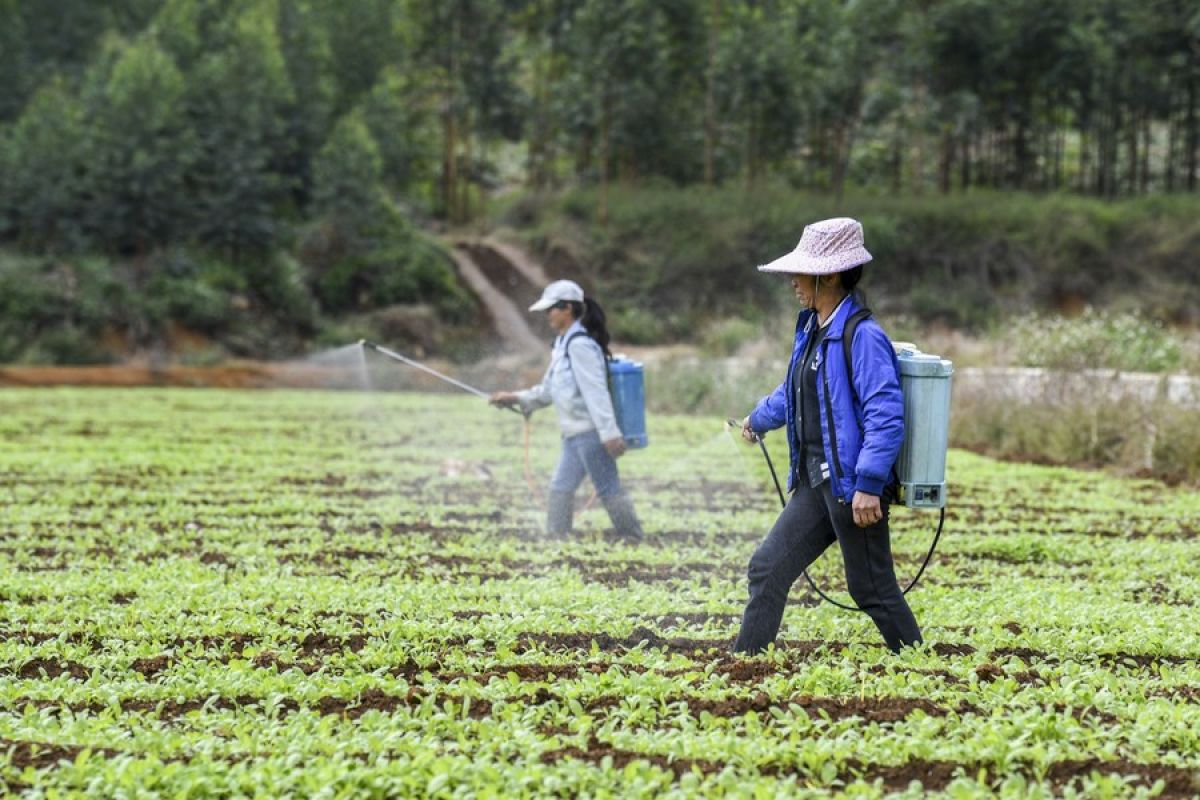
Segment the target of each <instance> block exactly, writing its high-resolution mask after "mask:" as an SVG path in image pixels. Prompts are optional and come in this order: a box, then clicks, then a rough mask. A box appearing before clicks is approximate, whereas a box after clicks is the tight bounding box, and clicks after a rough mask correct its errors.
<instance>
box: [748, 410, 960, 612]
mask: <svg viewBox="0 0 1200 800" xmlns="http://www.w3.org/2000/svg"><path fill="white" fill-rule="evenodd" d="M729 424H730V425H733V426H737V425H739V424H740V423H739V422H737V420H733V419H731V420H729ZM754 438H755V439H757V440H758V446H759V449H761V450H762V454H763V458H764V459H765V460H766V462H767V469H769V470H770V471H771V480H772V481H774V482H775V493H776V494H777V495H779V505H780V507H781V508H787V500H786V499H785V498H784V496H783V487H782V486H780V484H779V476H778V475H777V474H776V473H775V464H774V462H772V461H771V454H770V453H768V452H767V444H766V442H765V441H763V437H762V436H758V435H756V436H755V437H754ZM945 523H946V508H945V506H943V507H942V509H941V513H940V514H939V515H938V526H937V531H935V532H934V534H933V542H932V543H931V544H930V545H929V552H928V553H926V554H925V560H924V561H922V562H921V568H920V569H918V570H917V574H916V576H915V577H914V578H913V579H912V583H910V584H908V586H907V587H906V588H905V589H903V590H902V591H901V592H900V593H901V594H905V595H906V594H908V593H909V592H910V591H911V590H912V588H913V587H914V586H916V585H917V581H919V580H921V576H922V575H924V574H925V568H926V567H927V566H929V562H930V561H931V560H932V559H933V552H934V550H936V549H937V544H938V540H939V539H941V538H942V526H943V525H945ZM800 574H801V575H803V576H804V580H806V581H808V585H809V586H811V587H812V590H813V591H814V592H816V593H817V594H818V595H820V596H821V599H822V600H824V601H825V602H827V603H830V604H831V605H835V606H837V607H838V608H841V609H845V610H846V611H863V612H866V611H867V610H869V609H872V608H875V607H876V606H875V605H867V606H860V605H847V604H845V603H840V602H838V601H837V600H834V599H833V598H832V597H830V596H829V595H827V594H825V593H824V592H822V591H821V588H820V587H819V586H817V584H816V583H815V582H814V581H813V579H812V577H811V576H810V575H809V574H808V570H807V569H804V570H801V572H800Z"/></svg>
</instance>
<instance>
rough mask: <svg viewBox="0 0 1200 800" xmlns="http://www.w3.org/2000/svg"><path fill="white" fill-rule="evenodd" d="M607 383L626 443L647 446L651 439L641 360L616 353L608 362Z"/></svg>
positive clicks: (633, 445)
mask: <svg viewBox="0 0 1200 800" xmlns="http://www.w3.org/2000/svg"><path fill="white" fill-rule="evenodd" d="M608 386H609V389H610V390H611V391H612V400H613V412H614V413H615V414H616V415H617V426H618V427H619V428H620V429H621V433H622V434H623V435H624V437H625V444H626V446H628V447H630V448H635V449H636V448H639V447H645V446H646V445H647V444H649V443H650V440H649V439H648V438H647V436H646V382H645V378H644V375H643V370H642V365H641V363H640V362H637V361H630V360H629V359H627V358H625V357H624V356H622V355H616V356H613V359H612V360H611V361H609V362H608Z"/></svg>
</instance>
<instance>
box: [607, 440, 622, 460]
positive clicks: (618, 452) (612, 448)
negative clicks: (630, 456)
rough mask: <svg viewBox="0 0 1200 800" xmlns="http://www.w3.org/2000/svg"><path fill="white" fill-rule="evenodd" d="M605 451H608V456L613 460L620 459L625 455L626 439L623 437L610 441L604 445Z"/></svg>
mask: <svg viewBox="0 0 1200 800" xmlns="http://www.w3.org/2000/svg"><path fill="white" fill-rule="evenodd" d="M604 449H605V450H607V451H608V454H609V455H610V456H612V457H613V458H620V457H621V456H623V455H625V439H624V438H623V437H621V436H617V437H616V438H613V439H609V440H608V441H607V442H605V443H604Z"/></svg>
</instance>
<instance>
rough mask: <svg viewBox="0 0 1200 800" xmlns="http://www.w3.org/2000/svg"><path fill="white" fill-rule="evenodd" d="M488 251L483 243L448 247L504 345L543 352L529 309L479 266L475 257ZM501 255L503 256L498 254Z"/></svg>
mask: <svg viewBox="0 0 1200 800" xmlns="http://www.w3.org/2000/svg"><path fill="white" fill-rule="evenodd" d="M480 251H487V252H495V251H491V249H490V248H487V247H486V246H485V245H482V244H478V243H471V242H456V243H455V244H454V246H453V247H452V248H451V251H450V253H451V255H452V256H453V258H454V265H455V267H456V268H457V269H458V274H459V277H461V278H462V280H463V283H465V284H466V285H467V287H468V288H469V289H470V290H471V291H472V292H474V293H475V295H476V296H477V297H478V298H479V299H480V301H481V302H482V303H483V305H484V307H485V308H486V309H487V310H488V314H489V315H490V316H491V317H492V320H493V322H494V323H495V325H496V333H497V334H498V335H499V336H500V338H501V340H502V341H503V343H504V348H505V349H506V350H508V351H509V352H512V353H521V354H533V353H542V352H543V351H544V350H545V349H546V342H545V340H544V337H539V336H537V335H536V334H535V333H534V332H533V330H532V329H531V328H530V326H529V323H528V321H527V319H526V318H527V316H528V312H527V311H526V310H525V308H524V307H521V306H518V305H517V303H516V302H514V300H513V298H512V297H510V296H509V295H508V294H505V293H504V292H503V291H501V290H500V289H499V288H497V286H496V285H495V284H494V283H493V279H492V278H489V276H488V274H487V273H486V272H485V270H484V269H483V268H482V267H481V265H480V263H479V261H478V259H479V258H480V256H481V255H483V254H484V253H481V252H480ZM500 258H501V259H503V256H500Z"/></svg>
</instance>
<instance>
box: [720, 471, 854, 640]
mask: <svg viewBox="0 0 1200 800" xmlns="http://www.w3.org/2000/svg"><path fill="white" fill-rule="evenodd" d="M833 542H834V533H833V526H832V525H830V522H829V518H828V516H827V511H826V508H825V504H824V503H823V502H822V501H821V497H820V495H819V494H818V492H817V491H815V490H813V489H810V488H808V487H806V486H802V487H801V488H799V489H797V490H796V491H795V493H793V494H792V496H791V498H790V499H789V500H788V503H787V505H786V506H785V507H784V509H783V512H782V513H781V514H780V515H779V518H778V519H776V520H775V525H774V526H773V527H772V528H771V532H770V533H768V534H767V538H766V539H764V540H763V541H762V544H760V545H759V546H758V548H757V549H756V550H755V551H754V555H753V556H751V558H750V566H749V569H748V570H747V576H748V577H749V582H750V600H749V602H747V603H746V610H745V612H744V613H743V614H742V629H741V631H740V632H739V633H738V638H737V642H736V643H735V644H734V648H733V649H734V650H735V651H736V652H739V653H750V654H754V653H759V652H761V651H763V650H765V649H766V648H767V645H769V644H771V643H772V642H774V641H775V636H776V635H777V634H778V633H779V625H780V623H781V622H782V621H783V609H784V606H785V605H786V604H787V596H788V591H789V590H790V589H791V588H792V584H793V583H795V582H796V578H798V577H800V573H802V572H803V571H804V570H805V569H807V568H808V565H809V564H811V563H812V562H814V561H816V560H817V558H818V557H819V556H820V555H821V554H822V553H824V552H825V550H826V549H827V548H828V547H829V545H831V544H833Z"/></svg>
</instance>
